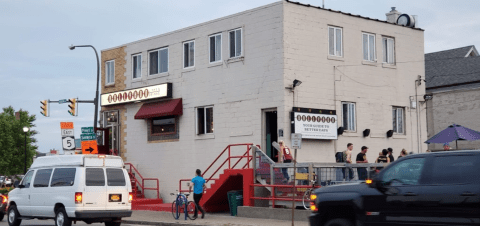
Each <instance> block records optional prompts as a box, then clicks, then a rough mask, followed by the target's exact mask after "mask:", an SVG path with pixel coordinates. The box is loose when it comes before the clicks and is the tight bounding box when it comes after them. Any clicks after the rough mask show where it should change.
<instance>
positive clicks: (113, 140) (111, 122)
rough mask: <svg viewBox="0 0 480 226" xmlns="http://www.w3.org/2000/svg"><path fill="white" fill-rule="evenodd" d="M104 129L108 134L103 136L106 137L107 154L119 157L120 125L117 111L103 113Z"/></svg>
mask: <svg viewBox="0 0 480 226" xmlns="http://www.w3.org/2000/svg"><path fill="white" fill-rule="evenodd" d="M104 114H105V115H104V119H105V122H104V124H103V125H104V127H105V128H107V129H108V132H107V133H106V134H105V135H106V136H108V139H107V141H108V144H106V145H108V152H109V154H111V155H118V156H120V152H121V150H120V142H119V141H120V133H119V131H120V124H119V122H118V115H119V112H118V111H109V112H104Z"/></svg>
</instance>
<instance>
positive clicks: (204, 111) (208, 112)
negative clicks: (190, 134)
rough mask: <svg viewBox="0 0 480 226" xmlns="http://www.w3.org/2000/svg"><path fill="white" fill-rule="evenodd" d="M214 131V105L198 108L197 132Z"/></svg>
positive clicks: (208, 132)
mask: <svg viewBox="0 0 480 226" xmlns="http://www.w3.org/2000/svg"><path fill="white" fill-rule="evenodd" d="M211 133H213V107H212V106H210V107H198V108H197V134H211Z"/></svg>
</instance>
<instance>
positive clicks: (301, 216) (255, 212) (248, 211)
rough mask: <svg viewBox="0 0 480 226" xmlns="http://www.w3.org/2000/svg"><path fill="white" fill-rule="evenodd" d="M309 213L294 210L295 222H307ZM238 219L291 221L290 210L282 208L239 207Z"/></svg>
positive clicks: (307, 211)
mask: <svg viewBox="0 0 480 226" xmlns="http://www.w3.org/2000/svg"><path fill="white" fill-rule="evenodd" d="M310 214H311V211H309V210H299V209H296V210H295V214H294V215H295V221H308V216H310ZM237 216H238V217H248V218H262V219H276V220H292V209H282V208H266V207H250V206H239V207H238V209H237Z"/></svg>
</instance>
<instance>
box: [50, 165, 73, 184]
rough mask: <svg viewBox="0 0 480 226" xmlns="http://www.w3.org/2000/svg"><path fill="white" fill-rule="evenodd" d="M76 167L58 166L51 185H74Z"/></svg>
mask: <svg viewBox="0 0 480 226" xmlns="http://www.w3.org/2000/svg"><path fill="white" fill-rule="evenodd" d="M75 172H76V169H75V168H56V169H55V171H53V176H52V182H50V187H62V186H72V185H73V183H74V182H75Z"/></svg>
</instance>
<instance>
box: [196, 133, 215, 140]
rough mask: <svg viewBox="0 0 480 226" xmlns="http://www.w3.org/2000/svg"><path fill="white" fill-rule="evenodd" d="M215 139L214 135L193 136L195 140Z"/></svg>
mask: <svg viewBox="0 0 480 226" xmlns="http://www.w3.org/2000/svg"><path fill="white" fill-rule="evenodd" d="M208 139H215V134H200V135H196V136H195V140H208Z"/></svg>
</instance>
